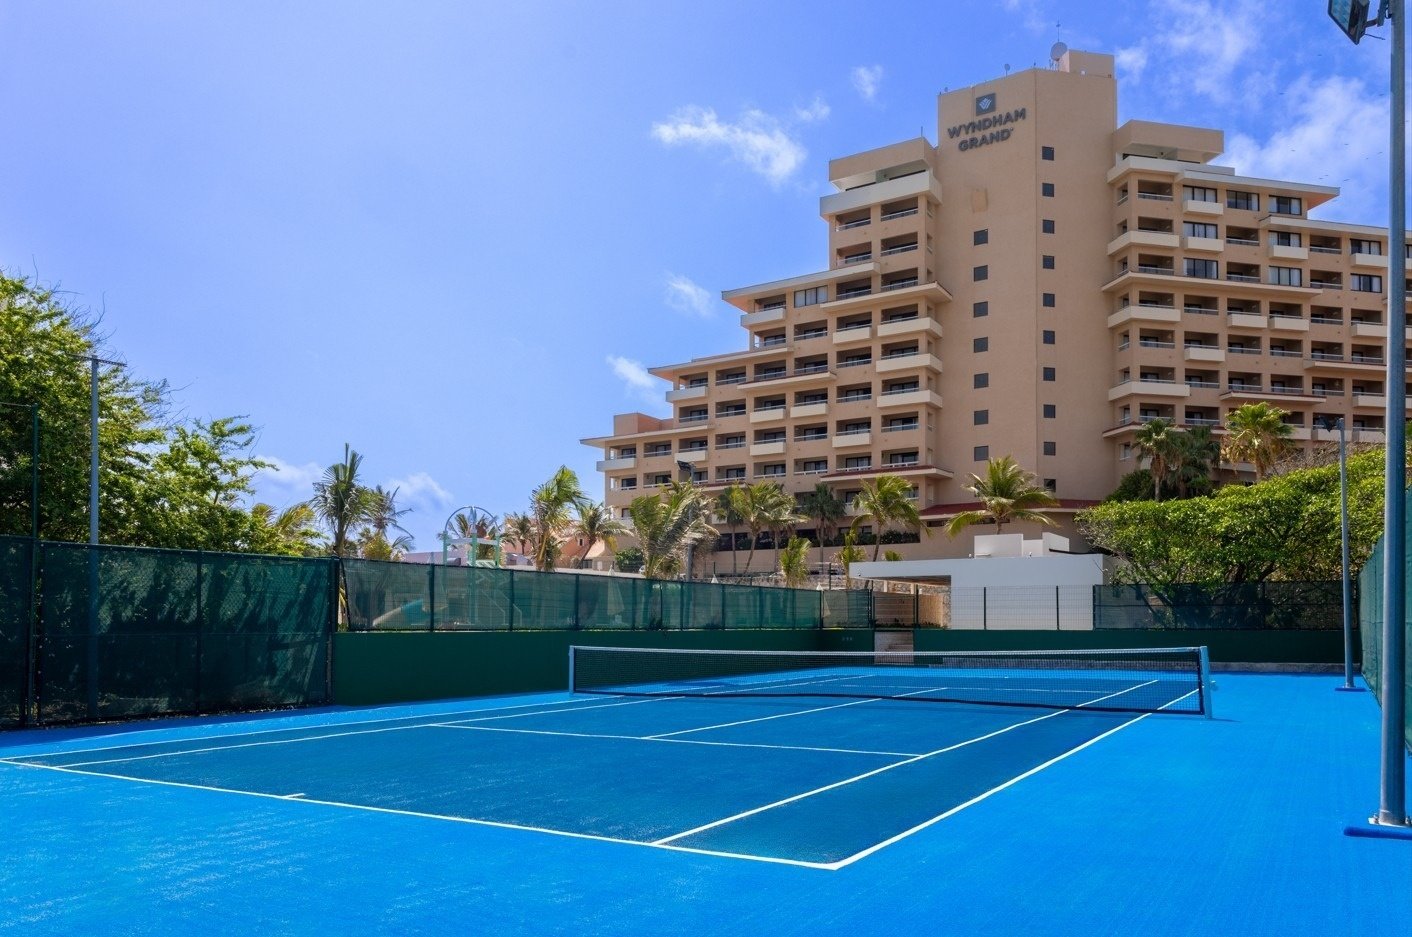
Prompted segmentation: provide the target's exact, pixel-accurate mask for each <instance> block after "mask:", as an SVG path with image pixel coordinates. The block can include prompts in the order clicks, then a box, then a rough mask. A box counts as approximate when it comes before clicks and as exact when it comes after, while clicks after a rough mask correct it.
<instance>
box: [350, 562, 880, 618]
mask: <svg viewBox="0 0 1412 937" xmlns="http://www.w3.org/2000/svg"><path fill="white" fill-rule="evenodd" d="M343 578H344V584H345V588H346V589H347V593H348V627H349V628H350V629H352V630H354V631H509V630H524V631H558V630H571V629H583V630H613V629H624V630H669V631H679V630H683V629H693V630H703V629H711V628H824V627H829V628H846V627H867V625H868V623H869V618H870V616H871V610H872V604H871V601H870V596H869V593H867V592H865V591H862V590H854V591H852V592H841V591H838V592H820V591H819V590H817V589H781V588H775V587H770V586H742V585H735V584H729V585H728V584H725V583H713V582H669V581H659V580H649V579H638V578H635V577H627V576H592V575H573V574H566V573H542V572H539V571H537V570H531V569H483V568H479V567H464V566H414V565H410V564H407V563H387V562H380V561H375V560H345V561H344V563H343Z"/></svg>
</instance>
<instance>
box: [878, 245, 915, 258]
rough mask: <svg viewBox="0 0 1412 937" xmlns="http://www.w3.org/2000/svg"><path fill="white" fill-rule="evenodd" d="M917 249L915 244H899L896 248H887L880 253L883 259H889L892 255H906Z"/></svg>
mask: <svg viewBox="0 0 1412 937" xmlns="http://www.w3.org/2000/svg"><path fill="white" fill-rule="evenodd" d="M916 249H917V245H916V243H912V244H899V245H898V246H897V247H889V248H887V249H886V250H883V251H882V252H881V256H883V257H891V256H893V255H894V254H906V253H910V252H911V251H914V250H916Z"/></svg>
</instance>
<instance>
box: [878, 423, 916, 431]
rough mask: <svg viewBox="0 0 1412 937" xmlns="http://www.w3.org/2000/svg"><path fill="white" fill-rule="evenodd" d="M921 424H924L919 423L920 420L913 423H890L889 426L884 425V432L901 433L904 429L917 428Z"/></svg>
mask: <svg viewBox="0 0 1412 937" xmlns="http://www.w3.org/2000/svg"><path fill="white" fill-rule="evenodd" d="M921 425H922V424H921V423H919V422H913V423H890V424H888V425H887V426H884V427H883V432H884V433H900V432H902V431H904V430H909V429H917V428H918V427H920V426H921Z"/></svg>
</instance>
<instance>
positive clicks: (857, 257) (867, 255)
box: [843, 251, 873, 266]
mask: <svg viewBox="0 0 1412 937" xmlns="http://www.w3.org/2000/svg"><path fill="white" fill-rule="evenodd" d="M872 259H873V252H872V251H865V252H863V253H861V254H848V255H847V256H845V257H844V258H843V264H844V266H848V265H849V264H865V263H867V262H868V261H870V260H872Z"/></svg>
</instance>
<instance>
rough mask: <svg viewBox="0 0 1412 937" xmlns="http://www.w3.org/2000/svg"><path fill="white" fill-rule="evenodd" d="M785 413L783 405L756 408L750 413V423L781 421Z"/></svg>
mask: <svg viewBox="0 0 1412 937" xmlns="http://www.w3.org/2000/svg"><path fill="white" fill-rule="evenodd" d="M787 412H788V411H787V410H786V409H785V406H784V404H780V405H779V406H776V407H756V408H755V409H754V410H751V411H750V422H751V423H772V422H774V421H775V420H783V419H784V418H785V414H786V413H787Z"/></svg>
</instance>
